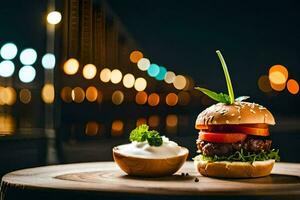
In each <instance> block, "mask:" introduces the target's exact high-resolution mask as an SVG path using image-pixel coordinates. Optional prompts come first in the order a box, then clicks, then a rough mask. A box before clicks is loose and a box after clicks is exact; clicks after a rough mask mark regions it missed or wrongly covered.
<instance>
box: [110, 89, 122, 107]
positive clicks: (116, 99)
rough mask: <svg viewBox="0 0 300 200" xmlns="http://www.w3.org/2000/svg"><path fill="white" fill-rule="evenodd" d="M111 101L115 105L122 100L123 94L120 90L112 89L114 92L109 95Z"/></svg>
mask: <svg viewBox="0 0 300 200" xmlns="http://www.w3.org/2000/svg"><path fill="white" fill-rule="evenodd" d="M111 101H112V102H113V104H115V105H120V104H121V103H122V102H123V101H124V94H123V92H122V91H120V90H116V91H114V93H113V94H112V96H111Z"/></svg>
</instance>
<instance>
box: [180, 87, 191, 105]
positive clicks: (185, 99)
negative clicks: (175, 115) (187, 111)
mask: <svg viewBox="0 0 300 200" xmlns="http://www.w3.org/2000/svg"><path fill="white" fill-rule="evenodd" d="M190 101H191V95H190V94H189V93H188V92H186V91H180V92H179V93H178V104H179V105H182V106H186V105H188V104H189V103H190Z"/></svg>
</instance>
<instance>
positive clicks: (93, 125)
mask: <svg viewBox="0 0 300 200" xmlns="http://www.w3.org/2000/svg"><path fill="white" fill-rule="evenodd" d="M98 131H99V125H98V123H97V122H93V121H91V122H88V123H87V124H86V126H85V134H86V135H88V136H95V135H97V134H98Z"/></svg>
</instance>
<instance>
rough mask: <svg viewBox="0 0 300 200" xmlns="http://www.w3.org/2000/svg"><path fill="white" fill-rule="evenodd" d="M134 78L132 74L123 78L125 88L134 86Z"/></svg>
mask: <svg viewBox="0 0 300 200" xmlns="http://www.w3.org/2000/svg"><path fill="white" fill-rule="evenodd" d="M134 82H135V78H134V76H133V75H132V74H126V75H125V76H124V77H123V85H124V87H126V88H132V87H133V86H134Z"/></svg>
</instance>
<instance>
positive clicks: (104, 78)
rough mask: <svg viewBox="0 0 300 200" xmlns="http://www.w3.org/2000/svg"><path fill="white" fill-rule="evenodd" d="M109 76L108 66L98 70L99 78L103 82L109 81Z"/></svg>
mask: <svg viewBox="0 0 300 200" xmlns="http://www.w3.org/2000/svg"><path fill="white" fill-rule="evenodd" d="M110 78H111V71H110V69H108V68H104V69H102V70H101V72H100V80H101V81H102V82H104V83H107V82H109V81H110Z"/></svg>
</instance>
